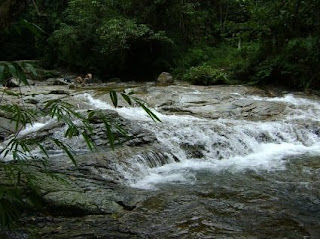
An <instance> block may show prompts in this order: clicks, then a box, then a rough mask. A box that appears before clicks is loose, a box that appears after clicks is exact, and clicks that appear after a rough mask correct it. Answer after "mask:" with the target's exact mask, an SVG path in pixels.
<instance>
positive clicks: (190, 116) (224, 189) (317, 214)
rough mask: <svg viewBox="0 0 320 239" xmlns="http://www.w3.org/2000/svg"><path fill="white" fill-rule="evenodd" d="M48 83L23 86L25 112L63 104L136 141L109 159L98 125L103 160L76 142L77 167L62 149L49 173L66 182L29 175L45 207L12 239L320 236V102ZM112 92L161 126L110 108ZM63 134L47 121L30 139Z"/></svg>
mask: <svg viewBox="0 0 320 239" xmlns="http://www.w3.org/2000/svg"><path fill="white" fill-rule="evenodd" d="M50 82H51V81H48V82H39V83H36V85H35V86H31V87H23V88H21V91H22V97H23V100H24V102H25V104H26V107H29V108H34V109H42V108H43V106H44V102H45V101H47V100H50V99H63V100H64V101H66V102H69V103H72V104H74V105H75V106H76V107H77V109H78V110H79V111H81V110H103V111H104V113H105V114H106V115H108V116H109V117H110V118H113V119H114V120H116V121H117V122H118V123H119V125H121V126H122V127H124V128H125V129H126V130H127V132H128V135H127V137H124V136H121V135H118V137H120V139H121V140H120V141H121V144H119V145H117V146H116V147H115V149H114V150H111V149H110V147H109V145H108V140H107V137H106V136H105V132H104V131H103V124H102V122H100V121H96V122H93V125H94V130H95V135H96V137H95V138H94V140H95V142H96V143H97V145H98V149H97V151H95V152H89V151H88V150H86V148H85V143H84V142H82V141H81V140H80V139H75V140H73V141H72V142H69V143H70V144H71V145H72V147H73V149H74V150H75V151H76V152H79V153H78V155H77V157H76V159H77V162H78V167H76V166H75V165H74V164H73V163H72V162H71V161H70V159H68V157H66V156H65V155H63V154H61V153H60V152H56V153H55V152H54V148H53V149H52V156H51V158H50V161H49V163H48V165H47V168H48V170H49V171H50V172H51V173H54V174H55V175H57V176H58V178H59V180H57V179H56V178H53V177H50V176H49V175H47V173H45V172H44V171H43V169H42V168H41V167H40V166H39V167H31V168H29V169H28V170H32V172H33V174H34V176H35V177H36V178H37V180H35V185H34V186H35V187H36V188H37V190H38V193H39V196H40V198H41V200H42V201H43V203H42V205H43V207H42V208H41V210H39V211H37V212H28V214H24V215H23V217H22V218H21V219H20V221H19V225H20V226H19V228H18V230H17V231H16V232H15V233H12V234H7V237H9V238H10V237H11V238H319V237H320V207H319V205H320V201H319V196H320V190H319V188H320V187H319V186H320V176H319V175H320V174H319V170H320V117H319V116H320V106H319V102H320V100H319V97H317V96H314V95H304V94H303V93H291V94H288V93H287V92H281V91H278V90H270V89H267V90H266V89H259V88H256V87H246V86H212V87H202V86H190V85H186V84H182V83H181V84H180V83H177V84H176V85H170V86H156V85H154V84H153V83H143V84H137V83H134V82H133V83H126V84H123V83H109V84H100V85H98V84H91V85H87V86H86V87H81V88H73V89H70V88H69V87H68V85H48V84H49V83H50ZM110 89H115V90H119V91H122V90H124V89H125V90H126V92H133V93H135V95H136V96H137V97H139V98H141V99H143V100H145V101H147V102H148V104H149V106H150V107H151V108H152V109H153V110H154V111H155V112H157V115H158V116H159V118H160V119H161V121H162V122H153V121H152V120H151V119H150V118H149V117H148V116H147V115H146V113H145V112H143V110H141V109H140V108H136V107H128V105H126V104H125V101H123V100H122V101H120V102H119V106H120V107H119V108H118V109H113V108H112V106H111V101H110V99H109V94H108V91H109V90H110ZM2 103H3V104H10V103H19V102H18V101H17V98H15V97H14V96H6V97H4V98H3V100H2ZM0 121H1V125H2V130H1V132H0V133H1V138H2V140H5V139H6V138H7V137H8V136H9V135H10V132H12V131H13V130H14V128H13V125H11V123H10V119H7V118H6V117H5V115H2V116H1V118H0ZM42 123H43V124H44V122H42ZM63 127H64V126H63V125H60V124H57V123H56V122H54V121H53V122H49V123H48V122H45V124H44V125H42V126H41V127H39V128H37V129H36V130H33V131H32V130H31V131H30V132H28V133H27V134H30V135H32V137H44V136H48V135H58V134H59V132H60V131H62V130H63ZM44 141H45V137H44ZM47 147H50V145H47Z"/></svg>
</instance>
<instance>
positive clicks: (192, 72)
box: [183, 65, 228, 85]
mask: <svg viewBox="0 0 320 239" xmlns="http://www.w3.org/2000/svg"><path fill="white" fill-rule="evenodd" d="M183 80H185V81H189V82H190V83H192V84H196V85H217V84H228V77H227V74H226V73H225V72H223V71H222V70H220V69H214V68H212V67H211V66H209V65H201V66H196V67H191V68H190V69H189V70H188V71H187V72H186V73H185V74H184V76H183Z"/></svg>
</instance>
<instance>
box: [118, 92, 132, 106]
mask: <svg viewBox="0 0 320 239" xmlns="http://www.w3.org/2000/svg"><path fill="white" fill-rule="evenodd" d="M121 96H122V98H123V99H124V100H125V101H126V102H127V103H128V104H129V105H132V101H131V98H130V97H129V96H128V95H127V94H126V93H124V92H123V93H121Z"/></svg>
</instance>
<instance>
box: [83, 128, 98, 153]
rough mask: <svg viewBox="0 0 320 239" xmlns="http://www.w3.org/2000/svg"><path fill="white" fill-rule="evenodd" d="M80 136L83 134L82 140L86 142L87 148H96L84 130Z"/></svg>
mask: <svg viewBox="0 0 320 239" xmlns="http://www.w3.org/2000/svg"><path fill="white" fill-rule="evenodd" d="M82 136H83V138H84V140H85V141H86V144H87V146H88V148H89V149H90V150H91V151H93V150H94V149H96V145H95V143H94V142H93V141H92V140H91V139H90V137H89V135H88V134H87V133H86V132H85V131H83V132H82Z"/></svg>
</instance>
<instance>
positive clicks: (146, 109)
mask: <svg viewBox="0 0 320 239" xmlns="http://www.w3.org/2000/svg"><path fill="white" fill-rule="evenodd" d="M135 101H136V103H137V104H138V105H139V106H140V107H142V109H143V110H144V111H145V112H146V113H147V114H148V115H149V116H150V117H151V119H152V120H153V121H155V122H157V121H158V122H161V120H160V119H159V118H158V116H157V115H155V114H154V113H153V112H152V111H151V110H150V109H149V108H148V107H146V106H145V104H144V103H143V102H141V101H140V100H137V99H136V100H135Z"/></svg>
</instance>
